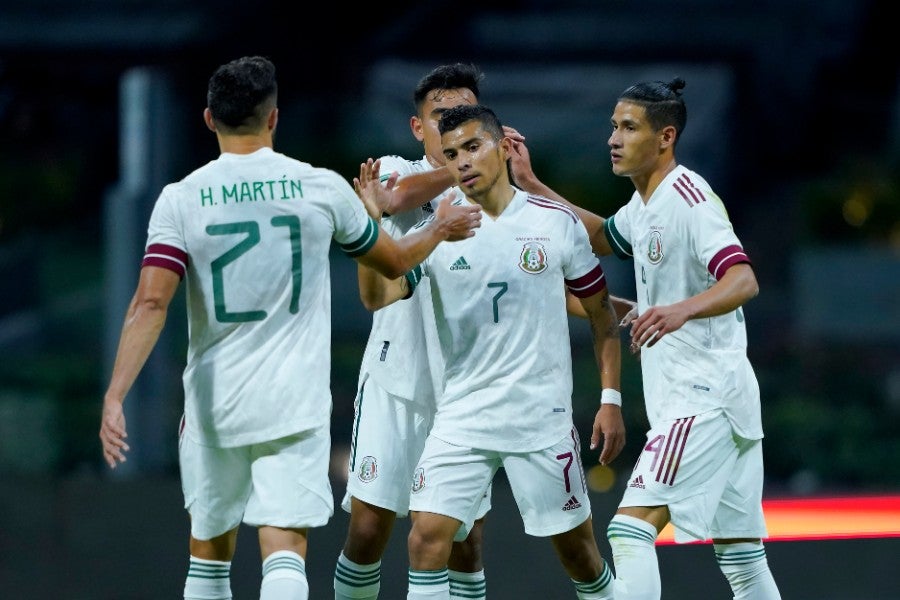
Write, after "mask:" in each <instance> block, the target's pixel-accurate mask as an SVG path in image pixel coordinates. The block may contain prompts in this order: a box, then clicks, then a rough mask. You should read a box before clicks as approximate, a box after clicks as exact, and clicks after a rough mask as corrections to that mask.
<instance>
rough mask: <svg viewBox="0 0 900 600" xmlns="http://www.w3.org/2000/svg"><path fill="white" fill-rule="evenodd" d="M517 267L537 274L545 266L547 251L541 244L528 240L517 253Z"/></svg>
mask: <svg viewBox="0 0 900 600" xmlns="http://www.w3.org/2000/svg"><path fill="white" fill-rule="evenodd" d="M519 268H520V269H522V270H523V271H525V272H526V273H531V274H537V273H540V272H541V271H544V270H545V269H546V268H547V251H546V250H545V249H544V246H543V244H539V243H538V242H528V243H527V244H525V245H524V246H523V247H522V254H520V255H519Z"/></svg>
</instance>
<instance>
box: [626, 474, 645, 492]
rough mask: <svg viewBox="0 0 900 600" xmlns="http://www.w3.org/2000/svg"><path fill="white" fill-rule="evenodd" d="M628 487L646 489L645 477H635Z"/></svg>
mask: <svg viewBox="0 0 900 600" xmlns="http://www.w3.org/2000/svg"><path fill="white" fill-rule="evenodd" d="M628 487H633V488H641V489H644V476H643V475H638V476H637V477H635V478H634V481H632V482H631V483H629V484H628Z"/></svg>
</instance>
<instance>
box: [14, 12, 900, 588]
mask: <svg viewBox="0 0 900 600" xmlns="http://www.w3.org/2000/svg"><path fill="white" fill-rule="evenodd" d="M355 11H357V9H351V8H349V7H346V6H343V5H330V4H327V3H325V4H321V5H317V6H316V7H315V8H314V9H313V8H310V7H304V6H299V5H294V4H288V3H281V2H274V1H270V0H258V1H257V2H253V3H247V2H236V1H233V0H218V1H216V2H212V1H211V0H191V1H188V0H82V1H79V2H73V1H71V0H0V356H2V359H0V597H2V598H7V597H8V598H77V599H85V600H88V599H91V600H93V599H156V598H173V597H179V596H180V593H181V588H182V586H183V579H184V572H185V565H186V563H187V543H186V535H187V519H186V517H185V514H184V511H183V510H182V509H181V495H180V487H179V483H178V473H177V458H176V436H175V434H176V424H177V419H178V416H179V415H180V412H181V389H180V371H181V368H182V366H183V359H184V352H185V346H186V342H185V324H184V317H183V314H182V313H183V310H182V305H183V299H182V300H180V301H179V300H176V303H175V305H174V309H173V310H172V311H171V314H170V320H169V323H168V326H167V330H166V332H165V334H164V336H163V338H162V339H161V341H160V344H159V346H158V347H157V350H156V351H155V352H154V354H153V356H152V357H151V360H150V363H149V364H148V366H147V368H146V369H145V373H144V374H143V375H142V377H141V378H140V380H139V381H138V384H137V385H136V387H135V389H134V392H133V394H132V395H131V396H130V397H129V402H128V404H127V408H128V411H129V413H128V418H129V430H130V442H131V444H132V452H131V455H130V458H129V462H128V463H126V466H125V468H122V469H119V470H117V472H116V473H115V474H110V473H109V472H108V470H107V469H106V468H105V466H104V465H103V464H102V462H101V458H100V450H99V443H98V441H97V428H98V417H99V408H100V403H101V397H102V392H103V389H104V387H105V384H106V380H107V378H108V375H109V371H110V366H111V359H112V356H113V353H114V348H115V341H116V339H117V336H118V332H119V328H120V326H121V321H122V317H123V315H124V311H125V308H126V306H127V303H128V300H129V298H130V294H131V292H132V291H133V286H134V284H135V282H136V280H137V269H138V266H139V263H140V258H141V253H142V248H143V243H144V236H145V233H146V223H147V218H148V217H149V212H150V209H151V207H152V203H153V201H154V200H155V199H156V196H157V194H158V193H159V191H160V189H161V188H162V186H163V185H164V184H165V183H167V182H168V181H171V180H175V179H179V178H180V177H182V176H183V175H185V174H186V173H188V172H189V171H190V170H192V169H193V168H195V167H197V166H199V165H200V164H203V163H205V162H207V161H209V160H211V159H212V158H214V157H215V156H216V154H217V147H216V144H215V139H214V137H213V136H212V135H211V134H209V132H208V131H206V129H205V127H204V126H203V124H202V120H201V113H202V109H203V108H204V106H205V91H206V82H207V78H208V77H209V75H210V74H211V72H212V70H213V69H214V68H215V67H216V66H217V65H219V64H221V63H222V62H225V61H227V60H230V59H232V58H235V57H237V56H240V55H244V54H264V55H266V56H269V57H270V58H272V59H273V60H274V61H275V63H276V65H277V67H278V69H279V79H280V101H279V104H280V107H281V117H280V122H279V129H278V135H277V139H276V146H277V149H278V150H280V151H282V152H285V153H288V154H292V155H294V156H297V157H298V158H301V159H303V160H306V161H309V162H312V163H313V164H316V165H319V166H327V167H330V168H333V169H334V170H336V171H338V172H340V173H341V174H342V175H344V176H345V177H346V178H347V179H350V178H352V177H353V176H354V175H355V174H356V173H357V169H358V164H359V162H361V161H362V160H364V159H365V158H367V157H369V156H379V155H381V154H385V153H396V154H401V155H404V156H419V155H421V147H420V146H418V145H417V144H416V143H415V141H414V140H413V138H412V136H411V135H410V133H409V128H408V120H409V116H410V114H411V112H412V110H413V108H412V102H411V96H412V88H413V86H414V85H415V83H416V81H417V80H418V78H419V77H420V76H421V75H422V74H424V73H425V72H426V71H427V70H429V69H431V68H432V67H433V66H435V65H437V64H441V63H444V62H451V61H457V60H461V61H470V62H475V63H477V64H479V65H480V66H481V67H482V69H483V70H484V71H485V72H486V74H487V77H486V79H485V81H484V83H483V86H482V99H483V101H484V102H485V103H486V104H488V105H490V106H492V107H493V108H495V109H496V110H497V112H498V114H499V115H500V117H501V118H502V119H503V120H504V122H505V123H506V124H509V125H512V126H514V127H516V128H517V129H519V130H520V131H521V132H522V133H524V134H525V135H526V137H527V142H528V145H529V147H530V150H531V154H532V158H533V162H534V166H535V171H536V172H537V173H538V175H539V176H540V177H541V178H542V179H543V180H544V181H545V182H546V183H547V184H548V185H550V186H551V187H553V188H554V189H556V190H558V191H559V192H560V193H563V194H564V195H566V196H567V197H568V198H570V199H571V200H572V201H574V202H576V203H579V204H581V205H583V206H585V207H587V208H590V209H592V210H594V211H595V212H598V213H599V214H602V215H607V214H610V213H612V212H613V210H615V208H617V207H618V206H619V205H621V204H622V203H623V202H625V201H626V200H627V198H628V197H629V195H630V193H631V186H630V183H629V182H628V181H627V180H621V179H617V178H615V177H613V176H612V175H611V173H610V169H609V161H608V155H607V153H606V139H607V137H608V134H609V125H608V119H609V114H610V113H611V110H612V106H613V104H614V101H615V97H616V94H617V93H618V92H619V91H621V90H622V89H623V88H624V87H625V86H626V85H628V84H630V83H632V82H634V81H636V80H638V79H645V78H660V79H668V78H670V77H672V76H674V75H681V76H682V77H684V78H685V79H686V80H687V83H688V85H687V88H686V89H685V96H686V100H687V103H688V108H689V118H688V127H687V129H686V131H685V136H684V138H683V141H682V142H681V145H680V150H679V157H680V160H681V162H683V163H684V164H687V165H688V166H689V167H691V168H693V169H695V170H697V171H699V172H701V173H703V174H704V175H705V176H706V178H707V179H708V180H709V181H710V182H711V183H712V185H713V186H714V187H715V188H716V189H717V190H718V191H719V193H720V195H721V196H722V197H723V199H724V201H725V203H726V206H727V207H728V209H729V212H730V214H731V217H732V221H733V222H734V225H735V228H736V230H737V232H738V235H739V236H740V237H741V239H742V241H743V243H744V245H745V247H746V248H747V250H748V251H749V253H750V256H751V257H752V258H753V259H754V261H755V267H756V272H757V276H758V278H759V281H760V285H761V293H760V295H759V297H758V298H756V299H754V300H753V301H752V302H751V303H750V304H748V305H747V307H746V314H747V317H748V332H749V337H750V356H751V359H752V360H753V362H754V364H755V367H756V370H757V375H758V377H759V380H760V385H761V389H762V395H763V407H764V408H763V417H764V421H765V428H766V442H765V451H766V461H767V475H768V481H767V488H766V497H767V498H768V499H803V498H829V497H843V498H851V499H852V498H866V497H870V496H876V495H877V496H889V495H897V494H900V302H898V299H900V53H898V52H897V49H896V44H895V38H896V34H895V33H894V32H891V31H890V30H889V24H890V23H892V22H893V21H892V20H891V19H890V18H889V14H890V13H888V2H886V1H885V0H858V1H854V2H851V1H846V0H843V1H842V0H819V1H813V0H786V1H780V2H776V1H774V0H757V1H753V2H751V1H749V0H737V1H734V2H727V3H724V2H717V1H714V0H681V1H680V2H669V1H666V0H646V1H645V2H641V3H635V2H627V1H625V0H556V1H551V0H520V1H516V0H485V1H483V2H480V3H478V5H477V6H472V5H459V4H452V3H450V4H448V3H440V2H429V1H424V2H417V3H413V2H407V1H401V2H394V3H391V5H390V6H389V7H388V6H376V7H371V8H363V9H360V10H359V11H358V14H355ZM604 267H605V268H606V269H607V271H608V273H609V277H610V281H611V285H612V288H613V291H614V292H615V293H617V294H619V295H624V296H629V295H633V283H631V279H632V275H631V268H630V265H629V264H627V263H619V262H617V261H611V260H604ZM355 281H356V278H355V266H354V264H353V263H352V262H351V261H349V260H346V259H344V258H342V257H337V256H336V257H335V260H334V261H333V287H334V318H333V324H334V347H333V350H334V352H333V382H334V383H333V393H334V419H333V438H334V442H335V457H334V465H333V466H334V469H333V473H334V482H333V483H334V490H335V494H336V496H338V497H339V496H340V494H342V493H343V481H342V480H341V470H342V468H343V466H344V463H343V454H342V450H343V447H344V446H345V444H346V442H347V440H348V439H349V423H350V419H351V417H352V398H353V394H354V391H355V386H356V376H357V371H358V366H359V359H360V355H361V351H362V347H363V344H364V342H365V339H366V336H367V333H368V327H369V324H370V317H369V315H368V314H367V313H366V311H365V310H364V309H363V308H362V306H361V305H360V303H359V301H358V300H357V299H356V298H357V297H356V283H355ZM572 336H573V356H574V358H575V364H576V374H575V379H576V381H575V383H576V390H575V400H574V401H575V405H576V407H578V409H577V414H576V418H577V419H579V421H580V424H581V425H582V428H583V429H586V428H587V427H589V423H590V422H591V419H592V415H593V411H594V407H595V404H596V401H597V398H596V373H595V372H594V371H593V370H592V369H593V367H592V364H591V360H592V359H591V354H590V348H589V347H588V346H587V345H586V341H587V331H586V328H585V327H584V324H583V323H578V322H573V323H572ZM624 369H625V372H624V374H623V375H624V390H623V392H624V396H625V398H626V411H625V414H626V418H627V424H628V426H629V432H630V436H629V445H628V447H627V448H626V450H625V452H624V453H623V455H622V457H620V458H619V460H618V461H617V462H616V463H615V464H614V465H613V467H614V470H613V471H611V472H608V473H594V475H595V476H596V482H597V489H596V493H595V499H594V501H595V511H594V514H595V524H596V526H597V533H598V539H600V540H601V541H602V538H603V537H604V535H603V534H604V532H605V523H606V520H607V519H608V517H609V516H610V515H611V514H612V512H613V510H614V507H615V504H616V500H617V498H618V496H619V495H620V493H621V489H622V486H623V485H624V475H623V473H626V472H627V470H628V469H629V468H630V462H631V461H632V460H633V458H634V457H635V456H636V454H637V451H638V448H639V444H640V442H641V439H642V434H643V431H644V429H645V421H644V415H643V412H642V408H641V402H640V400H641V386H640V373H639V365H638V363H637V362H636V361H635V360H634V359H633V358H626V360H625V365H624ZM584 461H585V464H586V465H588V466H590V465H592V464H593V463H594V462H595V461H596V456H594V455H592V454H590V453H586V454H585V456H584ZM851 502H852V500H851ZM494 506H495V509H494V511H493V512H492V514H491V516H490V517H489V522H490V524H489V526H488V534H487V538H488V541H487V549H486V552H487V569H488V587H489V590H490V591H491V595H492V597H493V598H496V599H498V600H505V599H506V598H526V599H530V598H536V599H537V598H540V599H544V598H547V599H551V598H565V597H570V596H571V590H570V588H569V587H568V583H567V580H566V578H565V576H564V574H563V572H562V570H561V568H560V567H559V566H558V564H557V563H556V560H555V558H554V557H553V554H552V551H551V549H550V545H549V543H548V542H546V540H540V539H537V540H536V539H532V538H528V537H527V536H526V535H525V534H524V533H523V532H522V529H521V524H520V521H519V518H518V515H517V513H516V509H515V506H514V504H513V503H512V501H511V496H510V494H509V491H508V489H506V487H505V480H504V479H503V478H502V476H501V477H500V479H499V480H498V482H497V485H496V486H495V501H494ZM828 518H835V517H833V516H829V517H828ZM836 518H840V517H836ZM885 522H886V531H885V532H884V533H885V535H867V536H862V535H861V536H858V537H857V538H854V536H838V537H840V538H841V539H827V540H818V539H817V540H794V541H773V542H771V543H769V545H768V553H769V559H770V563H771V564H772V568H773V571H774V573H775V575H776V577H777V578H778V579H779V581H780V583H781V585H782V592H783V593H784V596H785V598H786V599H806V598H816V599H828V600H880V599H884V600H887V599H896V598H898V597H900V571H898V569H897V568H896V557H897V555H898V550H900V541H898V539H900V538H898V537H897V536H898V535H900V514H898V513H897V512H896V511H895V512H893V513H889V514H888V515H887V517H886V521H885ZM405 527H406V524H405V522H400V524H399V526H398V529H397V531H396V533H395V536H394V541H393V542H392V545H391V548H390V550H389V553H388V556H387V557H386V558H385V572H386V573H391V574H392V575H393V576H394V577H395V578H396V581H393V582H390V581H387V582H385V584H384V586H383V588H382V589H383V593H382V597H383V598H397V597H403V596H405V573H406V558H405V531H406V529H405ZM345 531H346V516H345V515H343V514H342V513H341V512H340V511H338V512H337V513H336V515H335V518H334V520H333V521H332V522H331V523H330V524H329V525H328V526H327V527H325V528H322V529H321V530H317V531H315V532H313V534H312V536H311V551H310V557H309V568H308V570H309V572H310V582H311V587H312V590H313V591H312V597H313V598H327V597H330V590H331V584H330V581H331V573H332V567H333V561H334V559H335V558H336V556H337V553H338V552H339V550H340V546H341V544H342V541H343V536H344V533H345ZM254 538H255V535H254V532H252V531H249V530H248V531H246V532H244V533H242V536H241V543H240V544H239V549H238V557H237V558H236V561H235V567H234V574H233V583H234V585H233V589H234V592H235V597H236V598H252V597H254V596H255V594H256V593H257V592H256V590H257V588H258V585H259V573H258V550H257V548H256V544H255V539H254ZM602 548H603V549H604V552H605V553H606V554H607V555H608V550H607V548H608V547H607V546H606V545H605V542H604V544H603V545H602ZM660 563H661V565H662V569H663V583H664V590H665V591H664V594H663V598H664V599H665V600H681V599H689V598H690V599H694V598H726V597H727V588H726V587H725V584H724V581H723V580H722V578H721V575H720V574H719V573H718V570H717V569H716V567H715V563H714V560H713V557H712V550H711V548H710V547H709V546H708V545H702V544H701V545H692V546H688V547H680V548H674V547H673V546H661V547H660ZM523 565H528V567H529V568H528V569H527V570H523V569H522V566H523ZM386 576H387V575H386Z"/></svg>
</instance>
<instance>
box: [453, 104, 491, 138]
mask: <svg viewBox="0 0 900 600" xmlns="http://www.w3.org/2000/svg"><path fill="white" fill-rule="evenodd" d="M469 121H478V122H479V123H481V125H482V127H484V130H485V131H487V132H488V133H489V134H490V135H491V137H492V138H494V139H495V140H498V141H499V140H501V139H503V137H504V133H503V124H502V123H500V119H499V118H498V117H497V115H496V114H494V111H492V110H491V109H490V108H488V107H487V106H483V105H481V104H460V105H459V106H454V107H453V108H449V109H447V110H445V111H444V113H443V114H442V115H441V120H440V121H438V131H439V132H440V133H441V135H443V134H444V133H446V132H448V131H452V130H454V129H456V128H457V127H459V126H460V125H462V124H463V123H468V122H469Z"/></svg>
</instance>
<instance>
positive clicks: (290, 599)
mask: <svg viewBox="0 0 900 600" xmlns="http://www.w3.org/2000/svg"><path fill="white" fill-rule="evenodd" d="M259 600H309V582H308V581H307V580H306V561H304V560H303V557H301V556H300V555H299V554H297V553H296V552H291V551H290V550H279V551H278V552H273V553H272V554H270V555H269V556H268V557H266V560H264V561H263V564H262V583H261V584H260V586H259Z"/></svg>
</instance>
